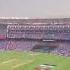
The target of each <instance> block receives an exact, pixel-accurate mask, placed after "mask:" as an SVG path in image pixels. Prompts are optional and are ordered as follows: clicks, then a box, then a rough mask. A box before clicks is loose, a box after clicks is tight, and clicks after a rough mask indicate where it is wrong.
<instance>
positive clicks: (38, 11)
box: [0, 0, 70, 17]
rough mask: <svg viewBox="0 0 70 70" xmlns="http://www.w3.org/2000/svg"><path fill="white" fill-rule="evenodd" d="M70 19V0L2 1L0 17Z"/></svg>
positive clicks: (0, 2)
mask: <svg viewBox="0 0 70 70" xmlns="http://www.w3.org/2000/svg"><path fill="white" fill-rule="evenodd" d="M1 16H6V17H13V16H14V17H70V0H0V17H1Z"/></svg>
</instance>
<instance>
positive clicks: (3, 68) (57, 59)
mask: <svg viewBox="0 0 70 70" xmlns="http://www.w3.org/2000/svg"><path fill="white" fill-rule="evenodd" d="M41 64H54V65H56V66H55V67H54V70H70V57H64V56H57V55H53V54H47V53H32V52H13V51H3V52H0V70H34V68H35V67H37V66H39V65H41Z"/></svg>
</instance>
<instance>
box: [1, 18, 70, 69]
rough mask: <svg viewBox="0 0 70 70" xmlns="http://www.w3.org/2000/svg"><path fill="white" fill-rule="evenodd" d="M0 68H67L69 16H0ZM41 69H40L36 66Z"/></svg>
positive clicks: (69, 47)
mask: <svg viewBox="0 0 70 70" xmlns="http://www.w3.org/2000/svg"><path fill="white" fill-rule="evenodd" d="M0 52H1V53H0V57H1V58H0V62H1V64H0V69H1V70H37V69H36V67H37V66H40V65H42V64H46V65H47V66H48V65H50V66H52V65H54V66H53V69H47V70H66V69H67V70H69V69H70V63H69V62H70V18H61V19H59V18H57V19H20V18H19V19H9V18H8V19H3V18H2V19H0ZM39 70H40V69H39Z"/></svg>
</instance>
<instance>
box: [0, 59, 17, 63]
mask: <svg viewBox="0 0 70 70" xmlns="http://www.w3.org/2000/svg"><path fill="white" fill-rule="evenodd" d="M15 60H16V59H10V60H7V61H4V62H2V63H1V64H5V63H10V62H13V61H15Z"/></svg>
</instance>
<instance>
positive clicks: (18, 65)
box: [12, 60, 34, 69]
mask: <svg viewBox="0 0 70 70" xmlns="http://www.w3.org/2000/svg"><path fill="white" fill-rule="evenodd" d="M33 61H34V60H30V61H28V62H26V63H21V64H17V65H15V66H13V67H12V68H13V69H14V68H17V67H20V66H22V65H26V64H30V63H32V62H33Z"/></svg>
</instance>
